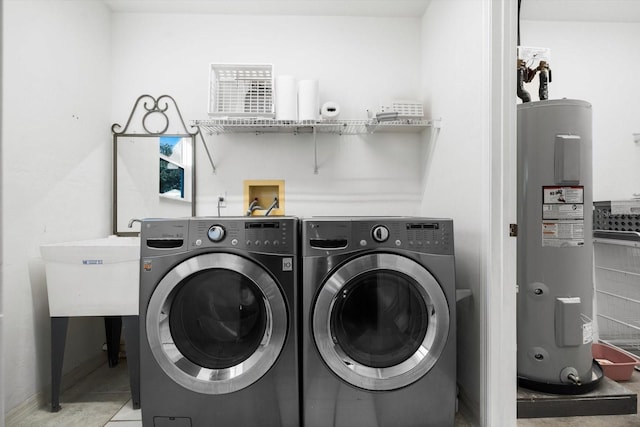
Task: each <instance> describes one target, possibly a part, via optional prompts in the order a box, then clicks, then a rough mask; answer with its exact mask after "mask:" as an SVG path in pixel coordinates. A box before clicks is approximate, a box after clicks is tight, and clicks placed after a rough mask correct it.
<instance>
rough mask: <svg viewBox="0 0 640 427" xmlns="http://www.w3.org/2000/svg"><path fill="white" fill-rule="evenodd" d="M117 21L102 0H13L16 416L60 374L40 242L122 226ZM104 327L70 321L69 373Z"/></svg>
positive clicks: (9, 202)
mask: <svg viewBox="0 0 640 427" xmlns="http://www.w3.org/2000/svg"><path fill="white" fill-rule="evenodd" d="M109 18H110V13H109V11H108V10H107V9H106V7H105V6H104V5H103V4H102V3H101V2H94V1H51V0H42V1H28V0H20V1H16V0H8V1H5V2H4V10H3V26H4V32H3V54H4V58H3V70H2V77H3V88H4V90H3V105H2V114H3V118H2V121H3V127H2V150H3V156H2V183H3V187H2V203H3V218H2V220H3V223H2V249H3V254H4V265H3V270H2V285H3V298H2V303H3V310H4V319H3V323H4V325H3V326H4V332H3V340H4V354H3V358H4V367H3V372H2V375H1V378H2V382H3V386H4V391H5V409H6V410H7V411H10V410H11V409H12V408H14V407H15V406H16V405H18V404H20V403H21V402H23V401H25V400H26V399H28V398H29V397H31V396H32V395H34V394H35V393H37V392H39V391H42V390H44V389H45V387H46V386H47V385H48V384H49V381H50V363H49V360H50V326H49V325H50V323H49V313H48V302H47V293H46V284H45V277H44V265H43V262H42V259H41V256H40V251H39V245H40V244H42V243H51V242H60V241H65V240H77V239H84V238H93V237H99V236H105V235H107V234H109V231H110V228H111V227H110V226H111V224H110V222H111V216H110V201H111V195H110V187H111V185H110V176H111V170H110V165H111V154H110V147H111V144H110V132H109V129H110V123H109V101H110V93H109V90H110V86H109V82H110V68H109V58H110V53H111V52H110V49H109V43H110V40H109V29H110V28H109V24H110V21H109ZM83 320H84V321H83ZM102 325H103V323H102V320H101V319H80V320H77V321H76V320H73V321H72V322H71V323H70V328H69V333H68V337H67V343H68V345H67V352H66V359H65V369H64V370H65V371H69V370H70V369H72V368H74V367H76V366H78V365H79V364H81V363H82V362H84V361H86V360H88V359H90V358H91V357H95V355H96V354H100V352H101V347H102V343H103V342H104V332H103V330H104V328H103V326H102ZM47 397H48V396H47Z"/></svg>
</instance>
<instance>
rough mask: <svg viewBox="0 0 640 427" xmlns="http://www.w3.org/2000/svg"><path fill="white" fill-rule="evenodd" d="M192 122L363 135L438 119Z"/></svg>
mask: <svg viewBox="0 0 640 427" xmlns="http://www.w3.org/2000/svg"><path fill="white" fill-rule="evenodd" d="M193 126H198V127H199V128H200V129H201V130H202V131H204V132H207V133H209V134H210V135H222V134H229V133H255V134H257V135H259V134H263V133H292V134H294V135H297V134H302V133H314V132H317V133H326V134H333V135H364V134H372V133H376V132H416V133H417V132H421V131H423V130H424V129H427V128H430V127H436V128H439V127H440V121H439V120H415V119H406V120H393V121H382V122H379V121H377V120H325V121H314V120H303V121H290V120H275V119H256V118H252V119H246V118H226V119H207V120H195V121H194V122H193Z"/></svg>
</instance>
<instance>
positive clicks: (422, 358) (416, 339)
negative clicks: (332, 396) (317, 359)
mask: <svg viewBox="0 0 640 427" xmlns="http://www.w3.org/2000/svg"><path fill="white" fill-rule="evenodd" d="M313 332H314V340H315V342H316V346H317V348H318V350H319V352H320V354H321V356H322V358H323V359H324V361H325V362H326V363H327V365H328V366H329V367H330V369H331V370H333V371H334V373H336V374H337V375H338V376H339V377H341V378H342V379H343V380H345V381H347V382H349V383H350V384H352V385H354V386H356V387H360V388H364V389H368V390H392V389H396V388H400V387H404V386H407V385H409V384H411V383H413V382H415V381H417V380H418V379H420V378H421V377H422V376H424V375H425V374H426V373H427V372H428V371H429V370H430V369H431V368H432V367H433V365H434V364H435V363H436V361H437V359H438V357H439V356H440V354H441V352H442V349H443V348H444V345H445V344H446V340H447V337H448V333H449V309H448V306H447V301H446V298H445V296H444V293H443V292H442V290H441V288H440V286H439V285H438V283H437V281H436V280H435V278H434V277H433V276H432V275H431V274H430V273H429V271H428V270H427V269H426V268H424V267H423V266H421V265H420V264H418V263H417V262H415V261H413V260H411V259H409V258H406V257H403V256H400V255H397V254H387V253H380V254H368V255H363V256H361V257H358V258H355V259H354V260H352V261H349V262H347V263H346V264H345V265H343V266H342V267H340V268H338V269H337V270H336V271H335V272H334V273H333V274H332V275H331V276H330V277H329V278H328V279H327V281H326V282H325V283H324V285H323V286H322V288H321V290H320V292H319V293H318V297H317V300H316V304H315V306H314V309H313Z"/></svg>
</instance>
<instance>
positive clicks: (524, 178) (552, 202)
mask: <svg viewBox="0 0 640 427" xmlns="http://www.w3.org/2000/svg"><path fill="white" fill-rule="evenodd" d="M591 135H592V110H591V105H590V104H589V103H588V102H585V101H579V100H568V99H562V100H548V101H539V102H529V103H524V104H520V105H518V257H517V258H518V272H517V278H518V297H517V304H518V306H517V319H518V325H517V331H518V380H519V383H520V385H522V386H524V387H527V388H531V389H535V390H540V391H545V392H550V393H562V394H579V393H583V392H588V391H590V390H592V389H593V388H595V386H596V385H597V382H598V381H599V380H600V379H601V377H602V375H601V373H595V370H594V367H595V368H596V370H597V368H598V366H597V365H594V362H593V358H592V355H591V343H592V340H593V326H594V324H593V241H592V228H593V227H592V221H593V218H592V209H593V208H592V207H593V195H592V187H593V186H592V141H591Z"/></svg>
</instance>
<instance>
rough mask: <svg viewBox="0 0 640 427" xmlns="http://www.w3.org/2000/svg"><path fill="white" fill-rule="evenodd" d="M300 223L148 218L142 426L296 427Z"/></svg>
mask: <svg viewBox="0 0 640 427" xmlns="http://www.w3.org/2000/svg"><path fill="white" fill-rule="evenodd" d="M297 236H298V224H297V219H295V218H289V217H273V218H264V217H262V218H258V217H255V218H246V217H243V218H189V219H154V220H144V221H143V222H142V228H141V242H140V244H141V260H140V261H141V269H140V343H141V344H140V386H141V407H142V424H143V426H144V427H165V426H172V427H176V426H180V427H183V426H197V427H210V426H273V427H280V426H291V427H294V426H299V425H300V411H299V393H298V390H299V381H298V357H297V347H298V343H297V332H296V330H297V325H296V323H297V322H296V319H297V309H298V307H297V304H296V298H297V294H296V293H297V289H296V284H297V274H298V273H297V259H296V255H297V250H296V248H297V244H298V241H297Z"/></svg>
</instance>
